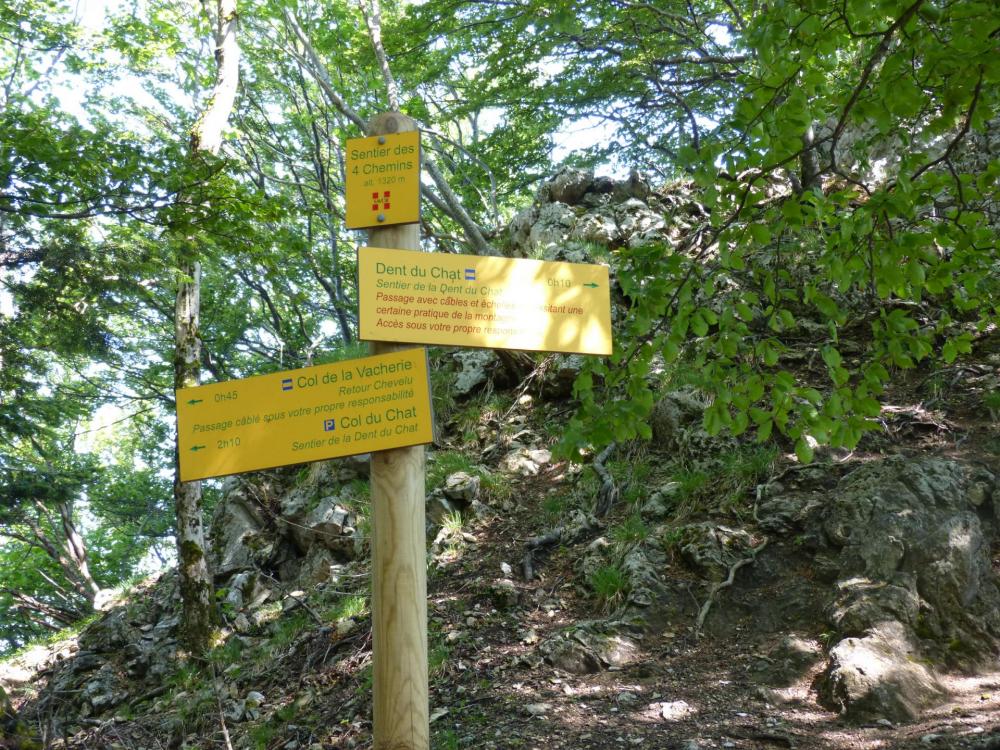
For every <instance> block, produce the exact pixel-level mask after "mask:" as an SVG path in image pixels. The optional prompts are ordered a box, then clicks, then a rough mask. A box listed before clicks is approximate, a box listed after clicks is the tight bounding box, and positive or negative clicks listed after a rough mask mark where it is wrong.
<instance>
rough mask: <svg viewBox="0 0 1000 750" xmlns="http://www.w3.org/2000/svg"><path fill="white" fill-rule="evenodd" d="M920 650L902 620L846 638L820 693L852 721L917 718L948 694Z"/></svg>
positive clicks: (832, 654) (837, 649)
mask: <svg viewBox="0 0 1000 750" xmlns="http://www.w3.org/2000/svg"><path fill="white" fill-rule="evenodd" d="M916 656H917V654H916V649H915V648H914V646H913V645H912V643H910V641H909V639H908V637H907V635H906V632H905V630H904V628H903V626H902V625H901V624H899V623H894V622H888V623H884V624H883V625H881V626H880V627H878V628H877V629H875V630H874V631H873V633H872V634H871V635H869V636H867V637H865V638H845V639H844V640H842V641H841V642H840V643H838V644H837V645H836V646H834V647H833V649H831V651H830V664H829V666H828V668H827V671H826V673H825V675H824V680H823V682H822V688H821V691H820V699H821V701H822V702H823V704H824V705H825V706H827V707H828V708H832V709H834V710H837V711H839V712H840V713H842V714H843V715H844V716H845V718H847V719H849V720H851V721H868V720H871V719H876V718H884V719H889V720H890V721H893V722H901V721H912V720H913V719H915V718H917V717H918V716H919V715H920V712H921V711H923V710H925V709H927V708H929V707H931V706H934V705H936V704H938V703H940V702H941V700H943V698H944V696H945V692H944V689H943V688H942V686H941V684H940V683H939V682H938V680H937V678H936V677H935V676H934V674H933V673H932V672H931V670H930V669H928V668H927V667H926V666H924V665H923V664H922V663H920V661H918V659H917V658H916Z"/></svg>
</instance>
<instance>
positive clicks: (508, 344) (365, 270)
mask: <svg viewBox="0 0 1000 750" xmlns="http://www.w3.org/2000/svg"><path fill="white" fill-rule="evenodd" d="M358 296H359V298H360V305H359V307H360V309H359V330H360V337H361V338H362V339H366V340H369V341H399V342H409V343H420V344H441V345H445V346H476V347H484V348H490V349H523V350H528V351H545V352H576V353H580V354H604V355H607V354H611V295H610V291H609V289H608V269H607V267H606V266H600V265H591V264H583V263H560V262H555V261H541V260H526V259H522V258H495V257H486V256H480V255H450V254H446V253H421V252H415V251H411V250H392V249H385V248H376V247H363V248H361V249H360V250H359V251H358Z"/></svg>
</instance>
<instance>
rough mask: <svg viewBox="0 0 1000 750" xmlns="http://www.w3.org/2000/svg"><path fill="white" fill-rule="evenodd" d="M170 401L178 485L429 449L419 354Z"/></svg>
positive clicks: (423, 364)
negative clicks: (173, 410) (329, 460)
mask: <svg viewBox="0 0 1000 750" xmlns="http://www.w3.org/2000/svg"><path fill="white" fill-rule="evenodd" d="M176 394H177V450H178V453H179V455H180V473H181V481H184V482H190V481H193V480H195V479H206V478H208V477H219V476H224V475H226V474H239V473H240V472H244V471H256V470H258V469H270V468H274V467H276V466H286V465H288V464H297V463H304V462H306V461H320V460H323V459H327V458H336V457H337V456H351V455H355V454H357V453H368V452H371V451H380V450H388V449H389V448H402V447H404V446H410V445H421V444H423V443H430V442H431V441H432V440H433V439H434V435H433V419H432V416H431V393H430V381H429V378H428V371H427V353H426V350H425V349H422V348H416V349H406V350H404V351H400V352H394V353H392V354H380V355H378V356H375V357H365V358H363V359H353V360H347V361H344V362H336V363H334V364H329V365H317V366H316V367H306V368H303V369H300V370H286V371H285V372H277V373H274V374H272V375H258V376H256V377H252V378H245V379H244V380H230V381H227V382H223V383H212V384H210V385H202V386H198V387H195V388H181V389H179V390H177V391H176Z"/></svg>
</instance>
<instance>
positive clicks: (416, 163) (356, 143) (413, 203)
mask: <svg viewBox="0 0 1000 750" xmlns="http://www.w3.org/2000/svg"><path fill="white" fill-rule="evenodd" d="M346 150H347V183H346V190H345V192H346V200H347V215H346V217H345V218H346V224H347V227H348V229H362V228H364V227H384V226H388V225H390V224H414V223H416V222H418V221H420V132H419V131H417V130H414V131H409V132H406V133H396V134H395V135H377V136H372V137H370V138H350V139H348V141H347V149H346Z"/></svg>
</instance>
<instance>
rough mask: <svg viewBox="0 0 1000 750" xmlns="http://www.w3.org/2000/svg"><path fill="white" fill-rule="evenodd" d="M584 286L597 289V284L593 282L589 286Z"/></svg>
mask: <svg viewBox="0 0 1000 750" xmlns="http://www.w3.org/2000/svg"><path fill="white" fill-rule="evenodd" d="M584 286H589V287H590V288H591V289H597V284H595V283H594V282H593V281H591V282H590V283H589V284H584Z"/></svg>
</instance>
